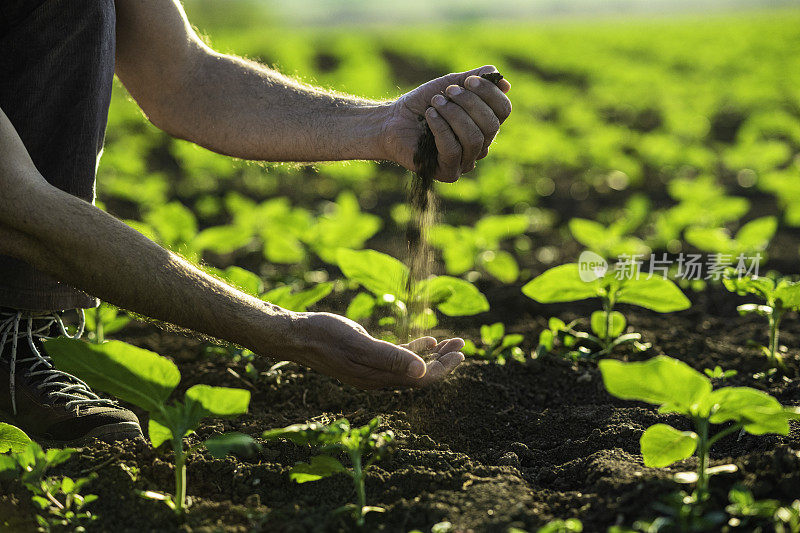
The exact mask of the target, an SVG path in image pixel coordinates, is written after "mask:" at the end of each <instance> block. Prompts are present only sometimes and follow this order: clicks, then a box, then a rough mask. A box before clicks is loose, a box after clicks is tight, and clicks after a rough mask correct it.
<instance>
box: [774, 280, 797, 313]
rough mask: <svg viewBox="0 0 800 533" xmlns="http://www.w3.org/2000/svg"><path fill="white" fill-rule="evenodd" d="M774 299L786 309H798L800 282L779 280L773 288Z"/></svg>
mask: <svg viewBox="0 0 800 533" xmlns="http://www.w3.org/2000/svg"><path fill="white" fill-rule="evenodd" d="M775 299H776V300H780V302H781V305H783V307H785V308H787V309H795V310H796V309H800V282H796V283H791V282H788V281H784V282H781V283H780V284H779V285H778V287H777V288H776V289H775Z"/></svg>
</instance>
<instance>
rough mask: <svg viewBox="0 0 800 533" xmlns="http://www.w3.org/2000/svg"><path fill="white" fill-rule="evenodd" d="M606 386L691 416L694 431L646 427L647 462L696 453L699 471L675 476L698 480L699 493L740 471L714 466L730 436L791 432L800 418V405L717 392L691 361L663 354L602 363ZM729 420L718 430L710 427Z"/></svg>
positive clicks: (736, 390)
mask: <svg viewBox="0 0 800 533" xmlns="http://www.w3.org/2000/svg"><path fill="white" fill-rule="evenodd" d="M599 367H600V372H601V373H602V375H603V383H604V384H605V387H606V390H608V392H609V393H610V394H611V395H613V396H616V397H618V398H622V399H625V400H638V401H643V402H647V403H651V404H655V405H658V406H659V412H661V413H674V414H679V415H683V416H685V417H687V418H688V419H690V420H691V421H692V423H693V425H694V428H695V431H680V430H678V429H675V428H673V427H672V426H669V425H667V424H655V425H653V426H650V427H649V428H647V430H646V431H645V432H644V434H643V435H642V437H641V440H640V443H641V450H642V458H643V459H644V464H645V466H648V467H651V468H664V467H667V466H669V465H671V464H673V463H675V462H677V461H682V460H684V459H688V458H689V457H691V456H692V455H696V456H697V460H698V464H697V470H696V471H695V472H682V473H680V474H677V475H676V480H677V481H680V482H683V483H696V492H697V494H696V497H697V499H698V500H699V501H705V499H706V498H707V497H708V482H709V477H710V476H711V475H713V474H715V473H721V472H735V471H736V466H735V465H722V466H716V467H709V452H710V450H711V447H712V446H713V445H714V444H716V443H717V442H718V441H719V440H720V439H722V438H724V437H725V436H727V435H730V434H732V433H736V432H738V431H740V430H744V431H745V432H747V433H750V434H752V435H763V434H766V433H777V434H779V435H788V434H789V420H791V419H798V418H800V408H797V407H784V406H782V405H781V404H780V403H779V402H778V400H776V399H775V398H773V397H772V396H770V395H769V394H766V393H764V392H761V391H759V390H756V389H752V388H749V387H721V388H719V389H716V390H712V385H711V380H709V379H708V378H707V377H706V376H704V375H703V374H701V373H700V372H698V371H696V370H694V369H693V368H691V367H690V366H689V365H687V364H686V363H683V362H681V361H678V360H677V359H672V358H670V357H666V356H659V357H655V358H653V359H650V360H648V361H645V362H642V363H623V362H621V361H617V360H613V359H604V360H602V361H600V362H599ZM717 424H728V425H727V427H725V428H723V429H720V430H719V431H717V432H716V433H714V434H712V433H711V426H713V425H717Z"/></svg>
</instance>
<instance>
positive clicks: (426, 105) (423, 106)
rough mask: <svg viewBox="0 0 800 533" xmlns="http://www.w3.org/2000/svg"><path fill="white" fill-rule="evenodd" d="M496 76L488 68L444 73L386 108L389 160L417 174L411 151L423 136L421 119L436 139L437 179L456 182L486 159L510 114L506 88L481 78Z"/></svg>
mask: <svg viewBox="0 0 800 533" xmlns="http://www.w3.org/2000/svg"><path fill="white" fill-rule="evenodd" d="M489 72H497V69H496V68H495V67H493V66H491V65H487V66H484V67H481V68H478V69H474V70H470V71H467V72H460V73H455V74H448V75H446V76H442V77H441V78H437V79H435V80H433V81H429V82H427V83H425V84H423V85H420V86H419V87H417V88H416V89H414V90H413V91H411V92H409V93H406V94H404V95H403V96H401V97H400V98H398V99H397V100H396V101H395V102H394V103H392V104H391V109H390V112H389V118H388V119H387V121H386V124H385V126H384V132H383V138H384V144H385V146H386V151H387V153H388V155H389V158H390V159H391V160H393V161H395V162H396V163H399V164H401V165H403V166H404V167H406V168H407V169H409V170H412V171H416V170H417V169H416V168H415V166H414V151H415V150H416V147H417V140H418V139H419V136H420V134H421V133H422V132H423V127H422V124H421V122H420V118H421V117H424V119H425V121H426V122H427V123H428V126H430V128H431V131H432V132H433V135H434V138H435V139H436V148H437V150H438V152H439V160H438V166H437V169H436V175H435V176H434V177H435V178H436V179H437V180H440V181H445V182H453V181H456V180H457V179H458V178H459V177H460V176H461V174H463V173H465V172H469V171H471V170H472V169H474V168H475V162H476V161H477V160H478V159H482V158H484V157H486V155H487V154H488V152H489V145H490V144H492V141H493V140H494V138H495V136H496V135H497V132H498V130H499V129H500V125H501V124H502V123H503V122H504V121H505V120H506V118H508V116H509V115H510V114H511V101H510V100H509V99H508V97H506V95H505V93H507V92H508V91H509V89H510V88H511V84H510V83H509V82H508V81H507V80H505V79H503V80H500V82H499V84H498V85H495V84H494V83H492V82H491V81H489V80H485V79H483V78H481V77H480V75H481V74H487V73H489Z"/></svg>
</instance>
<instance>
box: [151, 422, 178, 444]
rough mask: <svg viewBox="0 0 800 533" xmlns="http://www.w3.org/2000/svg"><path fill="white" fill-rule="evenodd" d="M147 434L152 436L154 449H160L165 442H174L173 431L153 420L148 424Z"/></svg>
mask: <svg viewBox="0 0 800 533" xmlns="http://www.w3.org/2000/svg"><path fill="white" fill-rule="evenodd" d="M147 433H148V434H149V435H150V442H151V443H152V444H153V448H158V447H159V446H161V445H162V444H164V443H165V442H167V441H169V440H172V431H171V430H170V429H169V428H168V427H167V426H165V425H163V424H161V423H160V422H157V421H156V420H153V419H152V418H151V419H150V421H149V422H148V423H147Z"/></svg>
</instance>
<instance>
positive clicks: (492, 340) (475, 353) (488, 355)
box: [461, 322, 525, 365]
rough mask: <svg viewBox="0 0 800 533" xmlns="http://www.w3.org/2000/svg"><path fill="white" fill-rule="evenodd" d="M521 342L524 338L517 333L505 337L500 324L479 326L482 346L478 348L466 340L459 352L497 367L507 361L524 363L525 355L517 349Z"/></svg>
mask: <svg viewBox="0 0 800 533" xmlns="http://www.w3.org/2000/svg"><path fill="white" fill-rule="evenodd" d="M523 340H525V337H524V336H522V335H520V334H518V333H517V334H509V335H506V331H505V326H504V325H503V323H502V322H496V323H494V324H492V325H486V324H484V325H483V326H481V344H482V346H481V347H480V348H478V347H477V346H475V343H474V342H472V341H469V340H468V341H466V344H465V345H464V348H462V350H461V351H462V352H464V354H465V355H468V356H472V357H479V358H481V359H486V360H488V361H494V362H496V363H497V364H499V365H504V364H506V361H507V360H508V359H514V360H515V361H519V362H524V361H525V353H524V352H523V351H522V348H520V347H519V345H520V344H522V341H523Z"/></svg>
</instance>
